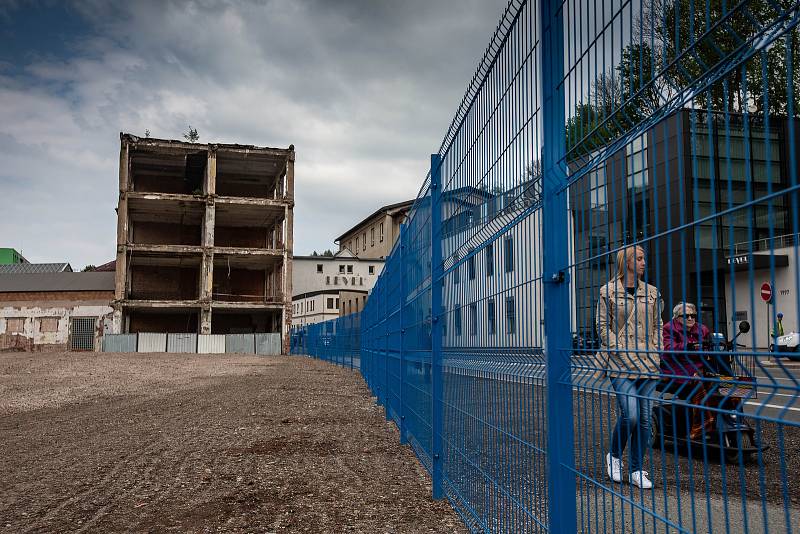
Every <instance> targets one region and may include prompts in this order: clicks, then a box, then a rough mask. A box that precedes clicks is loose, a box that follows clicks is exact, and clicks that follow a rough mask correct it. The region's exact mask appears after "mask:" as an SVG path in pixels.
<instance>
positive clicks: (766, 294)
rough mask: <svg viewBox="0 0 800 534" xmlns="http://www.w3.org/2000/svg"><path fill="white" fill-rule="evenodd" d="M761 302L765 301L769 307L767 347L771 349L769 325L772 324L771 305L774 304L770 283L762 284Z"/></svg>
mask: <svg viewBox="0 0 800 534" xmlns="http://www.w3.org/2000/svg"><path fill="white" fill-rule="evenodd" d="M761 300H763V301H764V302H765V303H766V305H767V321H766V323H767V346H768V347H769V346H770V344H771V343H772V340H771V339H770V331H769V323H770V316H769V303H770V302H772V286H771V285H770V283H769V282H764V283H763V284H761Z"/></svg>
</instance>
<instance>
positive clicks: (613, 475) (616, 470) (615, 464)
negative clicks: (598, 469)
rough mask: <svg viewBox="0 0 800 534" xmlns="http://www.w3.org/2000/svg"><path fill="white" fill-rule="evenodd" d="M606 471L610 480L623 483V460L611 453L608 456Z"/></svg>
mask: <svg viewBox="0 0 800 534" xmlns="http://www.w3.org/2000/svg"><path fill="white" fill-rule="evenodd" d="M606 471H607V472H608V478H610V479H611V480H613V481H614V482H622V460H618V459H617V458H614V457H613V456H611V453H608V454H606Z"/></svg>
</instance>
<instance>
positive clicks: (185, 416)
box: [76, 386, 218, 533]
mask: <svg viewBox="0 0 800 534" xmlns="http://www.w3.org/2000/svg"><path fill="white" fill-rule="evenodd" d="M212 388H215V386H212V387H203V388H200V389H201V390H203V391H205V390H207V389H212ZM191 394H192V396H193V397H194V396H195V395H196V392H191ZM202 397H203V398H204V400H205V401H206V402H204V403H203V404H200V403H198V402H191V401H187V400H184V399H182V402H178V403H177V406H178V407H180V409H176V407H174V406H173V407H171V412H170V415H169V416H168V419H167V420H165V421H159V423H158V426H159V427H160V428H173V429H174V428H178V427H180V426H183V427H186V426H192V427H193V426H194V421H196V420H197V418H200V417H201V416H202V415H203V414H204V413H207V411H208V408H209V406H214V405H216V404H217V403H218V400H216V397H215V400H214V401H209V400H208V398H207V396H206V395H202ZM152 402H156V401H152ZM154 444H161V445H164V446H163V447H161V450H160V451H159V452H158V459H159V461H155V460H151V461H149V462H148V464H149V465H148V466H147V468H146V469H145V472H144V473H143V474H142V476H137V477H136V479H135V483H134V484H133V485H132V486H130V487H128V488H126V489H125V490H124V491H122V492H116V493H115V499H114V500H113V501H112V502H109V503H108V504H106V505H104V506H101V507H100V508H98V509H97V510H96V511H95V512H94V513H93V514H92V516H91V517H90V518H88V519H87V520H86V521H85V522H84V523H83V524H82V526H81V528H79V529H78V530H77V531H76V533H80V532H86V531H87V530H88V529H89V528H91V527H93V526H94V525H95V524H97V523H98V522H99V521H102V520H103V519H105V518H106V517H107V516H108V515H109V514H108V513H107V511H108V510H109V509H112V508H118V507H119V503H120V502H128V499H126V497H129V496H131V495H133V494H134V493H136V492H137V491H138V490H141V489H142V488H144V487H146V486H147V485H148V484H150V483H151V482H152V480H151V475H152V474H153V472H155V470H156V468H157V467H158V468H163V467H164V466H165V465H169V466H170V467H171V469H170V470H171V471H175V472H176V473H175V475H174V476H172V477H171V479H172V482H171V483H170V484H169V485H168V486H167V487H166V489H162V490H161V491H159V494H158V496H157V497H156V498H155V499H153V500H148V501H144V506H148V507H150V508H154V507H156V506H157V505H158V504H160V503H161V502H163V501H164V500H165V499H167V498H169V497H173V496H174V495H175V494H176V493H177V492H176V489H177V488H178V485H179V484H182V482H183V481H184V480H186V475H187V473H188V468H189V466H190V465H191V462H192V461H194V458H193V457H192V456H191V455H189V454H181V455H180V457H179V459H178V461H177V464H176V463H175V462H174V458H172V456H173V455H170V454H169V453H170V452H174V451H175V449H174V447H170V446H169V443H166V442H164V441H163V439H162V440H159V441H155V442H152V444H151V445H148V446H147V447H146V449H148V450H149V452H148V453H143V454H141V455H139V458H142V457H144V456H145V455H147V456H148V457H149V456H150V454H149V453H154V454H155V450H154V449H155V448H154V447H152V445H154ZM201 485H202V484H200V483H198V484H194V485H193V486H192V487H191V488H188V491H189V492H191V493H195V491H196V490H197V488H198V487H199V486H201ZM102 493H103V494H105V493H106V492H105V491H104V492H102Z"/></svg>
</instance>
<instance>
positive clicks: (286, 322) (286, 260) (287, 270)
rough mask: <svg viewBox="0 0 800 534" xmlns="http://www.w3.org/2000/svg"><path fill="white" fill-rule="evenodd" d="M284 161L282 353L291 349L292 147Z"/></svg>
mask: <svg viewBox="0 0 800 534" xmlns="http://www.w3.org/2000/svg"><path fill="white" fill-rule="evenodd" d="M289 150H291V152H290V153H289V157H288V158H287V160H286V200H287V201H288V205H287V206H286V210H285V212H284V216H285V218H284V235H283V246H284V249H283V353H284V354H289V351H290V349H291V345H290V339H289V332H290V330H291V327H292V257H293V255H294V161H295V153H294V145H290V146H289Z"/></svg>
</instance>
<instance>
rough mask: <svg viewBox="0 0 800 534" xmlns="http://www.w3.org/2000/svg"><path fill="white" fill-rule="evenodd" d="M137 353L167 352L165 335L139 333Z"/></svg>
mask: <svg viewBox="0 0 800 534" xmlns="http://www.w3.org/2000/svg"><path fill="white" fill-rule="evenodd" d="M138 352H167V334H149V333H144V332H142V333H139V345H138Z"/></svg>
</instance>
